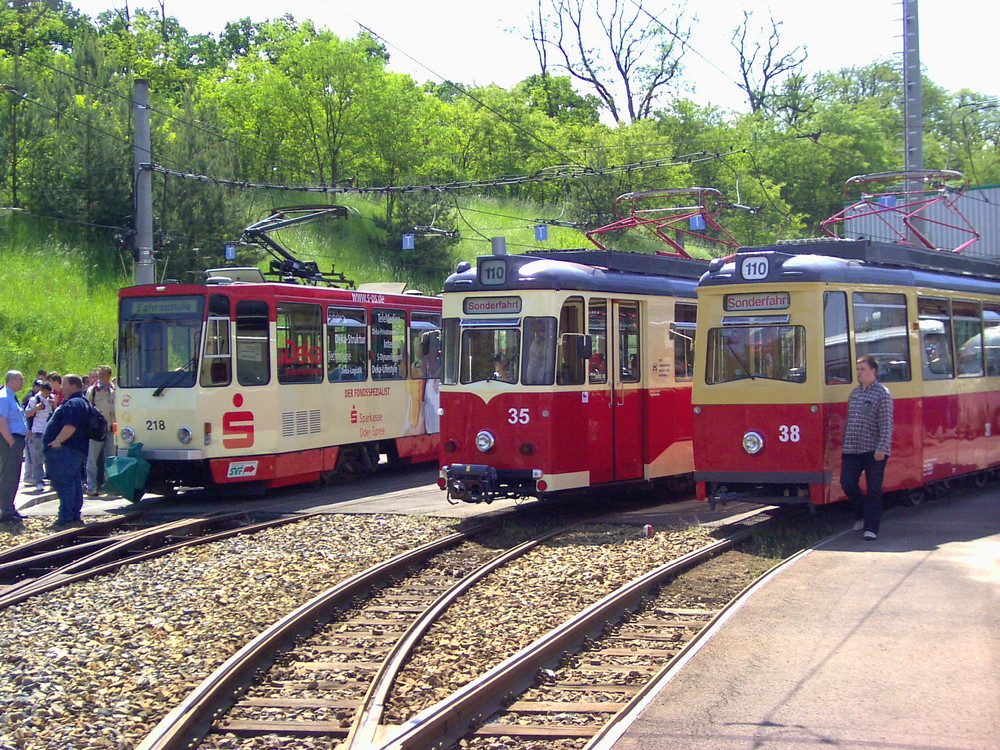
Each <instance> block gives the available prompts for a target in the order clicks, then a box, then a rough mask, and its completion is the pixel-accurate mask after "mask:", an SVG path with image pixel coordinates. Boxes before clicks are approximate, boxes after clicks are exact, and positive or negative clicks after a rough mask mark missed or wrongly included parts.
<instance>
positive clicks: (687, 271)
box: [444, 249, 708, 297]
mask: <svg viewBox="0 0 1000 750" xmlns="http://www.w3.org/2000/svg"><path fill="white" fill-rule="evenodd" d="M498 258H502V259H503V261H504V263H505V265H506V275H505V278H506V279H507V280H506V282H505V283H503V284H502V285H497V284H484V283H482V282H481V281H480V276H479V266H480V263H482V262H483V261H485V260H489V261H491V262H493V263H496V261H497V259H498ZM707 269H708V263H707V262H706V261H702V260H695V259H691V258H679V257H677V256H672V255H652V254H649V253H630V252H623V251H620V250H590V249H580V250H531V251H529V252H527V253H524V254H521V255H486V256H480V257H479V258H478V259H477V263H476V264H475V265H469V266H464V264H463V265H462V266H460V267H459V270H458V271H456V272H455V273H453V274H452V275H451V276H449V277H448V279H447V280H446V281H445V284H444V291H445V292H473V291H483V292H496V291H501V290H517V289H571V290H580V291H600V292H624V293H629V294H657V295H664V296H674V297H694V296H695V286H696V283H697V280H698V279H699V278H701V276H702V274H704V273H705V271H706V270H707Z"/></svg>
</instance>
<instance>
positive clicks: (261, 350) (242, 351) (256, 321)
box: [236, 299, 271, 386]
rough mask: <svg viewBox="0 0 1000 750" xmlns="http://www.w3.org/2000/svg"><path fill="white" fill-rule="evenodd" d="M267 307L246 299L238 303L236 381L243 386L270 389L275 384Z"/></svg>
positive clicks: (263, 303)
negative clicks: (272, 379) (269, 386)
mask: <svg viewBox="0 0 1000 750" xmlns="http://www.w3.org/2000/svg"><path fill="white" fill-rule="evenodd" d="M269 326H270V323H269V315H268V308H267V303H266V302H264V301H262V300H255V299H244V300H240V301H239V302H237V303H236V380H237V381H238V382H239V384H240V385H244V386H251V385H267V384H268V383H269V382H270V381H271V347H270V346H269V345H268V330H269Z"/></svg>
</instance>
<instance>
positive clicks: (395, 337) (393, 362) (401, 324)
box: [372, 307, 406, 380]
mask: <svg viewBox="0 0 1000 750" xmlns="http://www.w3.org/2000/svg"><path fill="white" fill-rule="evenodd" d="M372 353H373V358H374V361H373V362H372V379H373V380H402V379H403V378H405V377H406V312H405V311H403V310H390V309H387V308H379V307H376V308H375V309H374V310H372Z"/></svg>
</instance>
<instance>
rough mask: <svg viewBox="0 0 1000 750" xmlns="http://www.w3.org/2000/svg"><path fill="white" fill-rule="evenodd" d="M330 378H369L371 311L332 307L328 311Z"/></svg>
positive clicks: (335, 379)
mask: <svg viewBox="0 0 1000 750" xmlns="http://www.w3.org/2000/svg"><path fill="white" fill-rule="evenodd" d="M326 352H327V354H326V363H327V365H326V366H327V378H328V380H329V381H330V382H331V383H348V382H351V383H353V382H357V381H359V380H365V379H367V378H368V311H367V310H365V309H364V308H363V307H329V308H327V311H326Z"/></svg>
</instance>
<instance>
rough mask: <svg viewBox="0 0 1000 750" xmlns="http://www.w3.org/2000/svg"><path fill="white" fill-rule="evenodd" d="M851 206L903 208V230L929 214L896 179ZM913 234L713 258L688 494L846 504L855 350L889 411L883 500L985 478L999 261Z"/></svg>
mask: <svg viewBox="0 0 1000 750" xmlns="http://www.w3.org/2000/svg"><path fill="white" fill-rule="evenodd" d="M882 177H883V176H882V175H880V176H879V178H882ZM898 177H899V178H900V179H907V178H913V177H914V176H913V175H909V174H899V175H898ZM923 177H924V175H920V176H918V179H919V178H923ZM921 188H922V189H921V192H922V194H925V195H931V194H935V191H933V190H925V189H923V185H921ZM942 192H943V191H942ZM888 195H891V196H892V197H893V200H885V198H886V196H888ZM896 198H900V200H898V201H897V200H895V199H896ZM860 203H861V205H859V206H858V207H856V211H855V213H856V214H858V215H860V214H862V213H864V214H875V213H880V212H881V211H883V210H891V211H896V212H897V213H898V211H899V208H900V206H908V207H909V208H906V209H904V212H903V214H902V219H901V220H899V221H897V222H896V223H897V226H900V227H901V228H902V229H903V230H904V231H905V225H907V224H908V223H909V222H911V221H914V220H915V219H916V218H917V216H916V215H917V214H918V213H919V212H924V211H925V210H926V201H924V200H922V199H921V200H910V201H907V200H906V197H905V192H904V190H903V189H902V188H897V187H894V186H889V187H887V188H886V189H885V190H882V191H877V192H869V193H866V194H865V195H864V196H863V197H862V199H861V201H860ZM843 216H844V212H842V214H841V215H839V218H838V220H842V219H843ZM879 218H880V219H882V220H885V221H888V220H889V219H890V218H891V217H885V216H880V217H879ZM897 218H898V217H897ZM938 223H941V222H938ZM959 228H961V226H960V227H959ZM921 229H922V231H926V229H927V227H926V226H923V227H921ZM917 237H918V240H919V242H918V243H917V244H908V243H904V242H900V241H893V242H886V241H877V240H872V239H860V238H856V239H842V238H837V237H834V236H831V237H827V238H823V239H818V240H804V241H789V242H779V243H776V244H774V245H767V246H762V247H744V248H740V249H739V250H738V251H737V252H736V253H735V254H733V255H731V256H729V257H727V258H718V259H715V260H713V261H712V262H711V263H710V265H709V270H708V273H707V274H706V275H705V277H704V278H703V279H702V280H701V282H700V284H699V288H698V304H699V321H698V332H697V336H696V342H697V343H696V350H695V360H696V362H698V367H697V372H696V376H695V379H694V385H693V396H692V399H693V404H692V411H693V430H694V451H695V474H694V477H695V482H696V492H697V497H698V499H699V500H707V501H708V502H709V503H712V504H713V505H714V504H715V503H718V502H726V501H728V500H737V499H738V500H747V501H751V502H761V503H768V504H803V505H821V504H825V503H831V502H835V501H838V500H842V499H844V498H845V497H846V496H845V493H844V492H843V489H842V488H841V486H840V482H839V476H840V463H841V461H840V456H841V442H842V437H843V429H844V422H845V419H846V412H847V406H846V404H847V398H848V395H849V394H850V392H851V390H852V389H853V388H854V387H855V386H856V385H857V384H856V382H855V381H854V363H855V361H856V360H857V358H859V357H862V356H865V355H872V356H874V357H875V358H876V360H877V361H878V363H879V370H878V378H879V381H880V382H882V383H884V384H885V385H886V386H887V387H888V388H889V390H890V391H891V393H892V395H893V399H894V405H895V408H894V412H895V430H894V436H893V444H892V452H891V457H890V459H889V462H888V464H887V466H886V473H885V479H884V484H883V488H884V490H885V491H887V492H888V491H900V492H905V493H906V495H907V496H908V497H909V499H910V500H912V501H917V500H919V499H921V498H922V497H924V496H925V495H926V494H927V493H929V492H933V493H937V492H938V491H941V490H943V489H945V488H947V487H948V485H949V483H951V482H952V481H953V480H955V479H957V478H959V477H970V478H972V479H974V480H976V481H977V482H983V481H985V480H986V479H988V478H990V477H991V476H992V475H993V474H994V473H995V472H996V469H997V467H998V466H1000V262H997V261H993V260H986V259H982V258H973V257H967V256H963V255H962V254H961V253H960V252H951V251H947V250H941V249H938V248H937V247H935V246H934V245H933V244H932V243H931V242H930V241H929V240H927V235H926V234H923V233H918V234H917Z"/></svg>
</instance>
